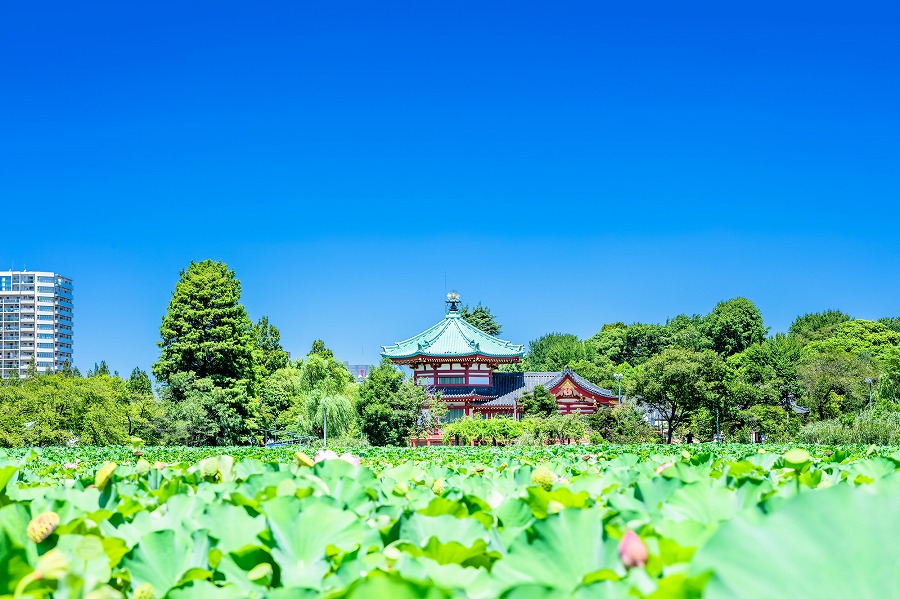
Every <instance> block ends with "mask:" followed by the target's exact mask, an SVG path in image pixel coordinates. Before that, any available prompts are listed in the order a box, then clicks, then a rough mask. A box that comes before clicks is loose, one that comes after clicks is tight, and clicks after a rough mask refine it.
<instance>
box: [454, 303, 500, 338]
mask: <svg viewBox="0 0 900 599" xmlns="http://www.w3.org/2000/svg"><path fill="white" fill-rule="evenodd" d="M459 315H460V316H461V317H462V318H463V320H465V321H466V322H468V323H469V324H471V325H472V326H474V327H475V328H477V329H479V330H481V331H482V332H484V333H487V334H488V335H493V336H495V337H496V336H497V335H499V334H500V331H501V330H502V329H503V327H501V326H500V323H498V322H497V318H496V317H495V316H494V315H493V314H491V309H490V308H487V307H485V306H482V305H481V304H480V303H479V304H478V305H477V306H475V308H474V309H470V308H469V306H463V307H462V309H461V310H460V311H459Z"/></svg>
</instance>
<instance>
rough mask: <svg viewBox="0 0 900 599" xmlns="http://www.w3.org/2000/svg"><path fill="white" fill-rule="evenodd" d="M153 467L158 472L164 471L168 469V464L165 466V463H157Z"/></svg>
mask: <svg viewBox="0 0 900 599" xmlns="http://www.w3.org/2000/svg"><path fill="white" fill-rule="evenodd" d="M153 467H154V468H156V469H157V470H162V469H163V468H165V467H166V464H165V462H156V463H155V464H153Z"/></svg>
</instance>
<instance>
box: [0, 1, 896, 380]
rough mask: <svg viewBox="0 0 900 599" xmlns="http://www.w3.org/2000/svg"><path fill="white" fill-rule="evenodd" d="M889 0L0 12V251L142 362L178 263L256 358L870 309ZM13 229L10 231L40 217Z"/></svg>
mask: <svg viewBox="0 0 900 599" xmlns="http://www.w3.org/2000/svg"><path fill="white" fill-rule="evenodd" d="M898 30H900V8H898V4H897V3H896V2H881V3H867V2H856V3H852V4H848V3H845V2H840V3H839V2H796V3H793V2H792V3H785V2H770V3H733V2H708V3H693V2H687V3H673V2H658V3H652V2H616V3H611V2H598V1H596V0H594V1H589V2H577V3H569V2H541V3H531V2H524V3H523V2H492V3H485V2H451V3H447V2H421V1H419V2H409V3H403V4H400V3H394V2H365V3H363V2H360V3H353V2H316V3H311V2H304V3H300V2H282V3H277V2H273V3H249V2H241V3H233V2H221V1H219V2H171V3H169V2H155V3H149V4H148V3H138V4H135V3H122V2H107V3H99V2H98V3H87V4H85V3H72V2H46V3H39V4H35V3H30V2H20V3H11V2H8V3H5V4H4V5H3V7H2V8H0V201H2V205H3V206H4V212H3V228H2V231H0V267H2V268H8V267H9V266H15V267H16V268H21V267H22V266H25V267H27V268H28V269H31V270H42V269H43V270H55V271H59V272H62V273H64V274H66V275H67V276H70V277H72V278H74V280H75V293H76V295H75V307H76V309H75V320H76V322H75V333H76V336H75V347H74V350H75V359H76V363H77V364H78V365H79V366H80V367H81V368H82V369H83V370H85V369H87V368H89V367H90V366H92V365H93V363H94V362H95V361H98V360H100V359H101V358H105V359H106V360H107V361H108V362H109V364H110V365H111V367H113V368H114V369H118V370H119V371H121V372H122V373H127V372H129V371H130V370H131V368H133V367H134V366H135V365H139V366H141V367H144V368H149V366H150V365H151V364H152V362H153V361H154V360H155V359H156V356H157V348H156V345H155V342H156V341H157V340H158V337H159V324H160V319H161V317H162V315H163V314H164V312H165V310H166V306H167V304H168V301H169V298H170V296H171V292H172V290H173V288H174V285H175V282H176V280H177V279H178V274H179V271H180V270H181V269H182V268H184V267H186V265H187V264H188V263H189V262H190V261H191V260H202V259H204V258H214V259H219V260H223V261H225V262H227V263H228V264H229V265H230V266H231V267H233V268H235V269H236V271H237V274H238V277H239V278H240V279H241V281H242V283H243V289H244V297H243V299H244V303H245V305H246V306H247V309H248V311H249V313H250V315H251V317H253V318H254V319H256V318H258V317H259V316H261V315H268V316H269V317H270V318H271V320H272V322H273V323H274V324H276V325H277V326H278V327H279V328H280V329H281V332H282V337H283V340H284V345H285V347H286V349H288V350H289V351H291V352H292V353H294V354H295V355H299V354H303V353H305V352H306V351H307V349H308V347H309V345H310V344H311V342H312V341H313V339H315V338H319V337H321V338H323V339H324V340H325V341H326V343H327V344H328V345H329V346H330V347H332V348H333V349H334V350H335V352H336V353H337V354H338V355H339V357H340V358H342V359H346V360H350V361H351V362H363V363H366V362H373V361H375V360H377V356H378V353H379V351H380V348H379V345H381V344H389V343H393V342H395V341H397V340H400V339H404V338H406V337H408V336H410V335H412V334H415V333H417V332H419V331H420V330H422V329H424V328H425V327H427V326H428V325H430V324H432V323H433V322H434V321H435V320H436V319H437V318H439V317H440V316H441V314H442V309H443V303H442V302H443V294H444V290H445V283H444V281H445V273H446V279H447V283H448V286H449V287H450V288H452V289H457V290H459V291H460V293H461V294H462V296H463V299H464V300H465V301H467V302H470V303H477V302H478V301H481V302H483V303H485V304H486V305H488V306H489V307H490V308H491V309H492V310H493V311H494V313H495V314H496V315H497V316H498V317H499V319H500V321H501V323H502V324H503V326H504V332H503V335H502V336H503V337H505V338H508V339H511V340H513V341H516V342H521V343H525V342H527V341H529V340H531V339H534V338H536V337H538V336H540V335H542V334H544V333H547V332H550V331H561V332H572V333H576V334H578V335H581V336H589V335H591V334H593V333H594V332H596V331H597V330H599V328H600V327H601V326H602V325H603V323H604V322H611V321H619V320H622V321H626V322H632V321H644V322H660V321H664V320H665V319H666V318H667V317H670V316H674V315H676V314H679V313H706V312H708V311H709V310H710V309H711V308H712V307H713V306H714V305H715V303H716V302H717V301H719V300H722V299H726V298H729V297H733V296H737V295H744V296H746V297H749V298H750V299H752V300H753V301H754V302H756V303H757V305H758V306H759V307H760V309H761V310H762V312H763V316H764V318H765V320H766V324H767V325H769V326H770V327H772V331H773V332H774V331H777V330H785V329H786V328H787V326H788V325H789V324H790V322H791V320H792V319H793V318H794V317H795V316H796V315H797V314H800V313H804V312H810V311H817V310H821V309H825V308H832V307H836V308H841V309H843V310H845V311H847V312H850V313H851V314H853V315H855V316H858V317H865V318H877V317H880V316H886V315H891V316H893V315H898V314H900V302H898V298H900V268H898V265H900V243H898V235H897V227H898V216H900V208H898V206H897V202H898V200H900V36H898V35H897V31H898ZM38 223H40V224H38Z"/></svg>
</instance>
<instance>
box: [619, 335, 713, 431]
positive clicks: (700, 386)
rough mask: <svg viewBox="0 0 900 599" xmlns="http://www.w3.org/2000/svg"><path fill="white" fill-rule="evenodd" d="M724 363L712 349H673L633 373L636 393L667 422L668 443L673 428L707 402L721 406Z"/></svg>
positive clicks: (655, 357)
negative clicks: (696, 350) (700, 350)
mask: <svg viewBox="0 0 900 599" xmlns="http://www.w3.org/2000/svg"><path fill="white" fill-rule="evenodd" d="M724 374H725V366H724V364H723V362H722V360H721V358H720V357H719V356H718V355H716V354H715V353H713V352H712V351H710V350H704V351H702V352H695V351H691V350H687V349H680V348H670V349H667V350H664V351H663V352H662V353H660V354H658V355H656V356H653V357H652V358H650V359H649V360H647V361H646V362H645V363H644V364H643V365H642V366H641V368H639V369H638V370H637V371H636V372H635V373H634V380H633V383H632V385H633V390H632V391H633V394H634V395H638V396H640V398H641V401H642V402H643V403H644V404H646V405H647V406H648V407H649V408H651V409H652V410H654V411H655V412H657V413H658V414H659V415H660V417H661V419H662V420H665V421H666V422H667V423H668V435H667V439H666V441H667V443H671V442H672V434H673V431H674V429H675V428H676V427H677V426H678V425H680V424H681V423H682V422H684V421H685V420H686V419H687V418H688V417H690V415H691V414H692V413H693V412H694V411H696V410H697V409H699V408H700V407H701V406H704V405H712V406H715V405H718V402H720V401H721V398H722V396H723V393H722V391H723V387H722V386H723V380H724Z"/></svg>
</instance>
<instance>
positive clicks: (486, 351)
mask: <svg viewBox="0 0 900 599" xmlns="http://www.w3.org/2000/svg"><path fill="white" fill-rule="evenodd" d="M382 349H383V350H384V351H383V352H382V353H381V355H382V356H384V357H386V358H390V359H392V360H405V359H408V358H413V357H415V356H422V357H423V358H462V357H466V356H485V357H488V358H500V359H503V360H504V361H516V362H517V361H518V360H519V359H521V358H522V356H523V355H524V353H525V346H524V345H517V344H515V343H510V342H509V341H503V340H502V339H497V338H496V337H492V336H491V335H488V334H487V333H485V332H483V331H481V330H480V329H478V328H476V327H474V326H473V325H471V324H469V323H468V322H466V321H465V320H463V318H462V316H460V313H459V312H458V311H456V310H454V309H451V310H450V312H448V313H447V316H445V317H444V319H443V320H442V321H440V322H439V323H437V324H436V325H434V326H433V327H431V328H430V329H428V330H427V331H424V332H422V333H419V334H418V335H416V336H415V337H410V338H409V339H407V340H406V341H401V342H399V343H395V344H394V345H386V346H382Z"/></svg>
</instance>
